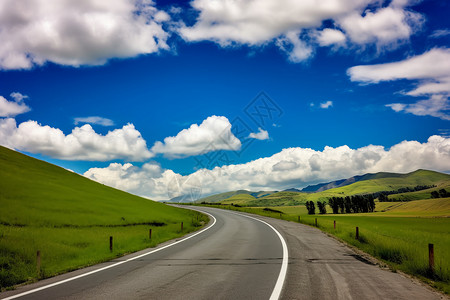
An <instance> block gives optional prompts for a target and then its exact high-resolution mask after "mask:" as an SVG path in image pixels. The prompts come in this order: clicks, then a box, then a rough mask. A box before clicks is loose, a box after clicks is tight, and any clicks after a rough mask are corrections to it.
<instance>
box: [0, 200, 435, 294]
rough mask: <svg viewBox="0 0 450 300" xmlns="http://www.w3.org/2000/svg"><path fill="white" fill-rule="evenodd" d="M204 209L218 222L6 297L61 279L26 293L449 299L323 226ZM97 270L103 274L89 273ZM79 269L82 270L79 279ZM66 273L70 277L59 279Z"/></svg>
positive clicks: (21, 289) (17, 291) (29, 286)
mask: <svg viewBox="0 0 450 300" xmlns="http://www.w3.org/2000/svg"><path fill="white" fill-rule="evenodd" d="M198 209H199V210H203V211H205V212H208V213H210V214H212V215H213V216H214V218H215V220H216V221H215V223H214V225H212V226H211V227H209V229H206V230H204V231H203V232H201V233H196V234H195V235H193V236H191V237H190V238H188V239H187V240H184V238H183V239H180V240H184V241H179V242H178V243H177V244H175V245H172V246H170V244H173V241H172V242H169V243H165V244H163V245H160V246H159V247H158V248H157V249H160V250H158V251H157V252H154V253H151V254H147V253H148V252H150V251H154V250H149V249H148V250H144V251H141V252H139V253H135V254H133V255H130V256H127V257H123V258H121V259H117V260H114V261H111V262H108V263H105V264H100V265H97V266H94V267H91V268H87V269H83V270H78V271H75V272H71V273H68V274H65V275H62V276H58V277H55V278H51V279H48V280H44V281H41V282H38V283H36V284H32V285H27V286H24V287H21V288H19V289H18V290H16V291H10V292H5V293H2V294H0V298H5V297H10V296H13V297H14V295H18V294H23V293H27V292H30V291H33V290H35V289H36V288H42V287H44V288H45V287H48V285H49V284H57V285H55V286H52V287H48V288H45V289H43V290H40V291H36V292H33V293H30V294H27V295H24V296H22V297H19V299H269V298H270V297H271V295H272V296H273V298H277V296H278V292H281V299H408V300H412V299H441V296H440V295H439V294H437V293H435V292H433V291H431V290H429V289H428V288H427V287H424V286H422V285H420V284H417V283H416V282H414V281H412V280H411V279H409V278H407V277H404V276H402V275H400V274H398V273H393V272H390V271H388V270H383V269H381V268H379V267H378V266H376V265H373V264H371V263H369V262H367V261H365V260H364V259H362V258H361V257H360V256H358V255H357V254H356V253H354V252H353V251H352V250H351V249H350V248H348V247H346V246H344V245H343V244H341V243H339V242H337V241H336V240H334V239H332V238H330V237H328V236H327V235H325V234H324V233H322V232H321V231H319V230H317V229H315V228H312V227H308V226H305V225H301V224H297V223H293V222H286V221H282V220H276V219H270V218H264V217H257V218H258V219H259V220H263V221H265V222H267V223H266V224H265V223H263V222H261V221H258V220H255V219H253V218H252V217H255V216H253V215H251V216H250V215H247V216H246V215H245V214H244V215H238V214H236V213H234V212H230V211H223V210H217V209H212V208H198ZM269 224H270V225H269ZM277 232H278V233H277ZM279 233H281V235H282V236H283V238H281V237H280V236H279V235H278V234H279ZM282 240H285V241H286V243H287V250H288V253H289V255H288V256H289V259H288V260H287V257H286V256H285V255H286V249H283V245H282ZM283 250H284V251H283ZM283 256H285V257H284V260H283ZM283 262H284V264H283ZM286 263H288V264H287V277H286V279H285V280H284V277H283V274H284V273H285V271H286V269H285V268H284V267H286ZM283 265H284V267H283ZM105 268H106V269H105ZM89 272H95V273H93V274H90V275H87V276H85V275H83V274H86V273H89ZM74 276H82V277H80V278H77V279H74V280H72V279H73V278H74ZM62 280H69V281H68V282H65V283H61V284H58V283H60V282H61V281H62ZM281 287H282V288H283V289H282V291H281V290H278V292H277V289H281ZM274 291H275V292H274Z"/></svg>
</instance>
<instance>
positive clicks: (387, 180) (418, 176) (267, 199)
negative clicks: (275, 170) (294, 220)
mask: <svg viewBox="0 0 450 300" xmlns="http://www.w3.org/2000/svg"><path fill="white" fill-rule="evenodd" d="M369 175H370V177H367V176H366V178H372V179H366V180H362V181H358V182H355V183H353V184H350V185H346V186H342V187H338V188H334V189H329V190H325V191H322V192H317V193H303V192H277V193H273V194H271V195H268V196H264V197H261V198H258V199H249V200H248V201H247V202H241V203H240V205H246V206H277V205H298V204H303V203H305V202H306V201H326V200H327V199H328V198H330V197H344V196H351V195H356V194H368V193H375V192H380V191H396V190H398V189H400V188H403V187H411V188H413V187H415V186H417V185H436V186H437V189H439V188H443V187H444V188H445V187H449V186H450V175H448V174H443V173H439V172H434V171H428V170H417V171H415V172H411V173H407V174H395V173H383V172H382V173H376V174H369ZM387 175H389V177H386V176H387ZM362 177H364V176H362ZM435 189H436V188H433V189H430V190H424V191H418V192H414V193H405V194H398V195H391V196H390V197H394V198H397V196H398V197H403V198H404V200H419V199H426V198H430V192H431V191H433V190H435ZM406 194H409V195H406ZM402 195H403V196H402ZM221 203H230V202H229V201H228V199H227V200H225V201H222V202H221Z"/></svg>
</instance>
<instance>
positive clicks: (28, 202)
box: [0, 147, 207, 288]
mask: <svg viewBox="0 0 450 300" xmlns="http://www.w3.org/2000/svg"><path fill="white" fill-rule="evenodd" d="M0 207H1V213H0V288H4V287H7V286H11V285H13V284H17V283H20V282H24V281H29V280H33V279H35V278H37V276H38V274H37V271H36V251H37V250H40V251H41V253H42V268H41V273H40V276H41V277H48V276H52V275H55V274H57V273H61V272H64V271H67V270H72V269H75V268H78V267H81V266H86V265H90V264H94V263H96V262H100V261H104V260H107V259H111V258H114V257H117V256H120V255H122V254H124V253H127V252H131V251H136V250H139V249H143V248H146V247H150V246H154V245H156V244H157V243H160V242H162V241H165V240H168V239H171V238H175V237H178V236H181V235H182V234H184V233H186V232H189V231H193V230H195V228H196V227H197V226H199V225H200V223H199V222H197V218H199V220H200V221H202V218H204V219H203V221H207V220H206V217H203V216H202V215H199V214H198V213H196V212H193V211H188V210H184V209H180V208H174V207H170V206H167V205H164V204H161V203H158V202H154V201H151V200H147V199H144V198H141V197H137V196H134V195H131V194H128V193H125V192H122V191H119V190H116V189H113V188H110V187H107V186H105V185H102V184H99V183H97V182H94V181H91V180H89V179H87V178H85V177H83V176H80V175H78V174H76V173H73V172H70V171H67V170H65V169H63V168H60V167H57V166H54V165H51V164H48V163H46V162H43V161H40V160H37V159H34V158H31V157H28V156H25V155H23V154H20V153H18V152H15V151H12V150H9V149H7V148H4V147H0ZM194 220H195V221H194ZM181 222H184V231H183V233H182V232H181V231H180V223H181ZM150 228H153V229H154V234H153V235H152V239H151V240H150V239H149V236H148V232H149V229H150ZM109 236H113V237H114V250H113V252H112V253H110V251H109Z"/></svg>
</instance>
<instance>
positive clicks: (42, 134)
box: [0, 118, 152, 161]
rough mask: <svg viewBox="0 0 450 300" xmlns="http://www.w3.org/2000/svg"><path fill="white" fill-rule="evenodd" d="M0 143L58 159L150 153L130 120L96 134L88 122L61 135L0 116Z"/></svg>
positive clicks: (133, 158)
mask: <svg viewBox="0 0 450 300" xmlns="http://www.w3.org/2000/svg"><path fill="white" fill-rule="evenodd" d="M0 144H1V145H3V146H6V147H8V148H12V149H16V150H21V151H27V152H31V153H40V154H43V155H46V156H50V157H53V158H58V159H65V160H87V161H109V160H114V159H127V160H131V161H142V160H145V159H148V158H150V157H152V153H150V151H149V150H148V149H147V144H146V142H145V140H144V139H143V138H142V136H141V134H140V132H139V131H137V130H136V129H135V128H134V125H133V124H128V125H125V126H123V127H122V128H121V129H115V130H113V131H109V132H108V133H107V134H106V135H100V134H98V133H96V132H95V131H94V129H93V128H92V127H91V126H90V125H89V124H86V125H83V126H81V127H75V128H74V129H73V130H72V133H70V134H68V135H65V134H64V133H63V132H62V131H61V130H60V129H57V128H52V127H50V126H42V125H40V124H38V123H37V122H36V121H27V122H23V123H21V124H20V125H19V126H17V124H16V120H15V119H12V118H6V119H0Z"/></svg>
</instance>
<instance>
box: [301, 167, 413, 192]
mask: <svg viewBox="0 0 450 300" xmlns="http://www.w3.org/2000/svg"><path fill="white" fill-rule="evenodd" d="M404 175H406V174H398V173H388V172H379V173H368V174H364V175H356V176H353V177H350V178H347V179H339V180H335V181H331V182H326V183H319V184H315V185H308V186H307V187H305V188H303V189H302V190H301V192H304V193H318V192H323V191H326V190H330V189H334V188H338V187H342V186H346V185H350V184H352V183H355V182H358V181H364V180H371V179H380V178H395V177H397V178H398V177H402V176H403V177H404Z"/></svg>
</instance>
